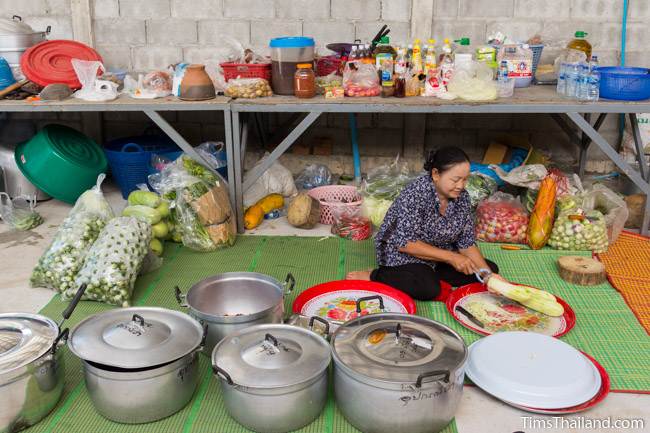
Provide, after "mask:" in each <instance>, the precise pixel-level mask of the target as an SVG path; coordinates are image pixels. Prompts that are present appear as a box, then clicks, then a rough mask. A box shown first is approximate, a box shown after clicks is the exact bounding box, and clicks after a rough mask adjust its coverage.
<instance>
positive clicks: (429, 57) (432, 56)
mask: <svg viewBox="0 0 650 433" xmlns="http://www.w3.org/2000/svg"><path fill="white" fill-rule="evenodd" d="M437 63H438V62H437V61H436V40H435V39H429V45H428V46H427V49H426V52H425V55H424V73H425V74H428V73H429V71H430V70H433V69H436V67H437V66H438V65H437Z"/></svg>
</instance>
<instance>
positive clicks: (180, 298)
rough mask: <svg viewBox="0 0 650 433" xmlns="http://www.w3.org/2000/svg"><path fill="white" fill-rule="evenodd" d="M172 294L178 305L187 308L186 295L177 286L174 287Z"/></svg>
mask: <svg viewBox="0 0 650 433" xmlns="http://www.w3.org/2000/svg"><path fill="white" fill-rule="evenodd" d="M174 295H175V296H176V301H178V305H180V306H181V307H184V308H187V295H185V294H183V293H182V292H181V289H180V288H179V287H178V286H176V287H174Z"/></svg>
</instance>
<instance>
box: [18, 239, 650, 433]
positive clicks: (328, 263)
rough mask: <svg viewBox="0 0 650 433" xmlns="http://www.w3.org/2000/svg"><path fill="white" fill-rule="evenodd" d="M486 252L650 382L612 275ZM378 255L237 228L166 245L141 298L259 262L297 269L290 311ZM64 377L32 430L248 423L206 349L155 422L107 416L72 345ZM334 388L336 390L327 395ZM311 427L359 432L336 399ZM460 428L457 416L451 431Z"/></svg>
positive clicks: (591, 348)
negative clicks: (193, 385)
mask: <svg viewBox="0 0 650 433" xmlns="http://www.w3.org/2000/svg"><path fill="white" fill-rule="evenodd" d="M481 249H482V250H483V252H484V253H485V255H486V256H487V257H488V258H490V259H492V260H494V261H495V262H497V263H498V264H499V266H500V267H501V273H502V274H503V275H504V276H505V277H506V278H509V279H513V280H515V281H517V282H520V283H522V284H531V285H535V286H537V287H541V288H544V289H547V290H549V291H551V292H553V293H555V294H557V295H559V296H560V297H562V298H564V299H565V300H566V301H567V302H568V303H569V304H570V305H571V306H572V307H573V309H574V310H575V312H576V315H577V324H576V326H575V328H574V329H573V330H572V331H571V332H570V333H569V334H567V335H566V336H565V337H563V340H564V341H567V342H568V343H570V344H572V345H574V346H575V347H577V348H579V349H581V350H584V351H585V352H587V353H589V354H591V355H593V356H594V357H595V358H596V359H598V360H599V362H600V363H601V364H602V365H603V366H604V367H605V368H606V369H607V371H608V372H609V374H610V377H611V379H612V389H616V390H626V391H644V392H647V391H650V339H648V337H647V334H646V333H645V331H644V330H643V328H642V327H641V326H640V325H639V323H638V322H637V320H636V318H635V317H634V315H633V314H632V312H631V311H630V310H629V309H628V307H627V305H626V304H625V302H624V301H623V299H622V297H621V296H620V295H619V294H618V292H617V291H616V290H615V289H613V288H612V287H611V286H610V285H609V284H603V285H601V286H596V287H588V288H585V287H572V286H571V285H569V284H567V283H565V282H564V281H562V280H561V279H560V278H559V277H558V276H557V273H556V272H555V270H554V269H555V261H556V259H557V257H558V256H559V255H561V254H558V252H556V251H551V250H542V251H537V252H531V251H503V250H501V249H500V248H499V247H498V246H496V245H489V244H483V245H481ZM374 264H375V259H374V249H373V245H372V242H371V241H365V242H352V241H346V240H343V239H338V238H327V239H323V240H321V239H318V238H300V237H257V236H240V237H239V238H238V240H237V243H236V245H235V246H234V247H232V248H228V249H224V250H220V251H216V252H214V253H209V254H205V253H196V252H193V251H190V250H188V249H186V248H182V247H179V246H177V245H174V244H168V247H167V250H166V252H165V265H164V266H163V267H162V268H161V269H160V270H158V271H156V272H153V273H151V274H148V275H145V276H142V277H140V278H139V279H138V282H137V285H136V290H135V292H134V296H133V304H134V305H148V306H161V307H166V308H173V309H177V310H178V309H180V307H179V306H178V305H177V303H176V300H175V298H174V295H173V289H174V287H175V286H176V285H178V286H179V287H180V288H181V289H182V290H183V291H184V292H185V291H187V290H188V289H189V287H190V286H191V285H192V284H193V283H194V282H196V281H199V280H201V279H203V278H205V277H208V276H210V275H213V274H217V273H222V272H230V271H255V272H261V273H264V274H268V275H271V276H273V277H275V278H277V279H279V280H284V278H285V277H286V274H287V273H288V272H291V273H292V274H293V275H294V276H295V278H296V281H297V284H296V289H295V290H294V292H293V293H292V294H291V295H290V296H287V298H286V309H287V311H290V310H291V304H292V303H293V300H294V299H295V297H296V296H297V295H298V293H300V291H301V290H304V289H306V288H308V287H311V286H313V285H315V284H318V283H322V282H325V281H331V280H336V279H341V278H343V277H344V276H345V273H346V272H348V271H351V270H358V269H369V268H371V267H373V266H374ZM417 304H418V305H417V308H418V314H420V315H423V316H426V317H429V318H432V319H435V320H438V321H440V322H443V323H446V324H447V325H449V326H450V327H452V328H453V329H455V330H456V331H458V332H459V333H460V335H462V336H463V338H465V341H466V342H467V343H468V344H470V343H472V342H474V341H475V340H476V339H477V338H478V335H476V334H474V333H472V332H470V331H468V330H466V329H465V328H463V327H462V326H460V325H459V324H457V323H456V322H455V321H454V320H453V319H452V318H451V316H450V315H449V314H448V313H447V311H446V309H445V307H444V305H443V304H441V303H435V302H418V303H417ZM66 305H67V304H65V303H63V302H61V301H59V299H58V297H57V298H55V299H53V300H52V301H51V302H50V303H49V304H48V305H47V306H46V307H45V308H43V310H42V311H41V313H42V314H45V315H47V316H49V317H52V318H54V319H58V318H60V317H61V312H62V311H63V309H64V308H65V306H66ZM110 308H113V307H111V306H108V305H104V304H100V303H96V302H90V301H82V302H81V303H80V304H79V306H78V307H77V310H76V311H75V313H74V314H73V316H72V317H71V319H70V320H69V321H68V322H66V325H65V326H70V327H71V326H73V325H74V324H76V323H78V322H79V321H81V320H82V319H84V318H85V317H88V316H89V315H91V314H95V313H98V312H101V311H106V310H108V309H110ZM65 362H66V365H65V369H66V386H65V390H64V394H63V397H62V398H61V401H60V402H59V404H58V406H57V407H56V408H55V409H54V411H52V413H51V414H50V415H48V416H47V417H46V418H45V419H44V420H43V421H41V422H40V423H38V424H37V425H35V426H33V427H31V428H30V429H28V430H26V431H28V432H47V433H59V432H60V433H63V432H65V433H77V432H79V433H87V432H89V431H91V432H102V433H106V432H110V433H122V432H124V433H127V432H128V433H136V432H142V433H148V432H165V433H166V432H183V433H215V432H219V433H222V432H223V433H225V432H233V433H237V432H246V431H247V430H245V429H243V428H242V427H241V426H240V425H239V424H237V423H236V422H235V421H233V420H232V419H231V418H230V417H229V416H228V414H227V413H226V410H225V407H224V404H223V399H222V397H221V393H220V391H219V384H218V382H217V380H215V378H214V377H212V374H211V371H210V365H209V360H208V358H207V357H205V356H201V361H200V370H201V375H202V376H201V377H202V379H201V381H200V383H199V387H198V389H197V392H196V394H195V396H194V398H193V399H192V401H191V402H190V403H189V404H188V405H187V406H186V407H185V408H184V409H183V410H181V411H180V412H178V413H176V414H174V415H172V416H170V417H168V418H166V419H163V420H160V421H157V422H155V423H149V424H142V425H124V424H117V423H113V422H111V421H108V420H106V419H104V418H102V417H101V416H100V415H99V414H98V413H97V412H96V411H95V409H94V407H93V405H92V402H91V401H90V399H89V396H88V394H87V393H86V390H85V385H84V382H83V370H82V367H81V364H80V362H79V360H78V359H77V358H76V357H74V356H73V355H71V354H70V353H69V351H68V350H65ZM331 395H332V393H330V396H331ZM301 431H302V432H310V433H330V432H335V433H353V432H356V429H354V428H353V427H352V426H350V425H349V424H348V423H347V422H346V421H345V419H344V418H343V416H342V415H341V413H340V412H339V411H338V409H337V408H336V405H335V404H334V400H333V398H331V397H330V400H329V402H328V404H327V406H326V408H325V410H324V411H323V413H322V414H321V416H320V417H319V418H318V419H317V420H316V421H314V422H313V423H312V424H310V425H309V426H307V427H305V428H304V429H302V430H301ZM454 432H457V430H456V426H455V423H454V422H453V421H452V423H451V424H450V425H449V426H448V427H447V428H446V429H445V430H444V433H454Z"/></svg>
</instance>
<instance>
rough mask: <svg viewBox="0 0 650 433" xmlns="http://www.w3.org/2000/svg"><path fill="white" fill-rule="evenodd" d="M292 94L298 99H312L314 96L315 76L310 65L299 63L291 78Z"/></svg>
mask: <svg viewBox="0 0 650 433" xmlns="http://www.w3.org/2000/svg"><path fill="white" fill-rule="evenodd" d="M293 89H294V94H295V95H296V97H298V98H313V97H314V96H315V95H316V76H315V75H314V71H313V69H312V65H311V63H299V64H298V69H297V70H296V73H295V75H294V78H293Z"/></svg>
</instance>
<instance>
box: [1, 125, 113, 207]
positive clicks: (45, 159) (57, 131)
mask: <svg viewBox="0 0 650 433" xmlns="http://www.w3.org/2000/svg"><path fill="white" fill-rule="evenodd" d="M14 157H15V159H16V164H17V165H18V168H19V169H20V171H22V173H23V174H24V175H25V177H26V178H27V179H29V181H30V182H31V183H33V184H34V185H36V186H37V187H38V188H40V189H42V190H43V191H45V192H46V193H48V194H49V195H51V196H52V197H54V198H56V199H57V200H61V201H64V202H66V203H70V204H74V202H75V201H76V200H77V198H79V196H80V195H81V194H82V193H83V192H84V191H86V190H87V189H89V188H91V187H92V186H94V185H95V183H96V181H97V176H99V174H100V173H105V172H106V168H107V162H106V156H105V155H104V152H103V151H102V149H101V148H100V147H99V146H98V145H97V143H95V142H94V141H93V140H92V139H90V138H88V137H86V136H85V135H84V134H82V133H81V132H79V131H77V130H75V129H72V128H69V127H67V126H63V125H47V126H46V127H45V128H43V129H41V130H40V131H38V133H37V134H36V135H34V136H33V137H32V138H31V139H30V140H28V141H26V142H24V143H21V144H19V145H18V146H16V152H15V153H14Z"/></svg>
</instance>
